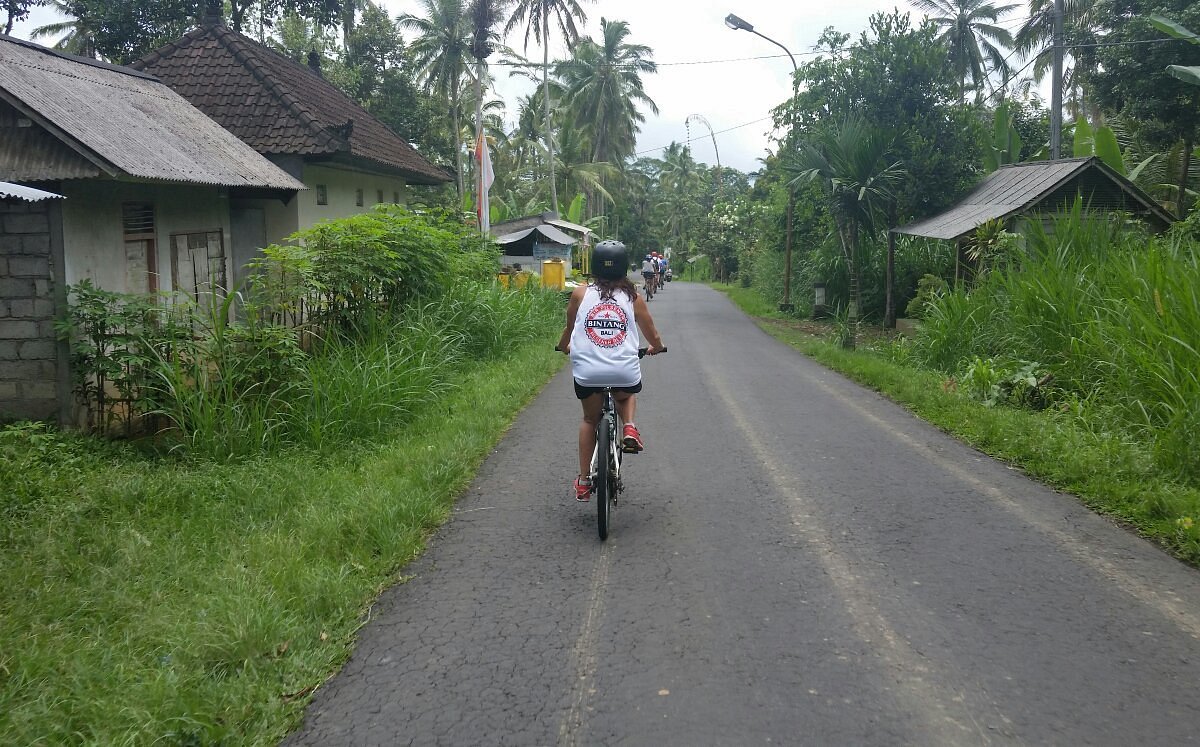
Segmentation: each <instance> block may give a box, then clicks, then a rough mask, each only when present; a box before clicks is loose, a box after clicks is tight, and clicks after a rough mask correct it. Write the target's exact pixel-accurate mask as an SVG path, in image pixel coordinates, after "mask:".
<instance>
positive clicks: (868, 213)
mask: <svg viewBox="0 0 1200 747" xmlns="http://www.w3.org/2000/svg"><path fill="white" fill-rule="evenodd" d="M891 147H892V141H891V140H890V139H888V138H887V137H885V136H884V135H883V134H882V133H881V132H880V131H878V130H876V129H874V128H872V127H871V126H870V125H868V124H867V123H866V122H865V121H864V120H862V119H860V118H858V117H849V118H847V119H846V120H844V121H843V122H842V123H841V124H840V125H839V126H837V127H835V128H833V129H831V130H825V131H824V132H822V133H820V134H819V135H818V136H817V137H815V138H813V139H810V140H807V141H803V142H801V143H800V147H799V149H798V151H797V153H796V155H795V157H794V160H793V161H792V162H791V163H790V164H787V165H786V166H785V168H786V169H787V170H788V171H789V172H790V173H791V174H794V176H793V178H792V181H791V184H792V185H793V186H795V185H799V184H801V183H811V182H815V183H817V184H819V185H821V188H822V189H823V191H824V192H825V196H826V198H827V199H828V201H829V208H830V213H831V214H832V216H833V219H834V222H835V223H836V224H837V229H838V238H839V239H840V241H841V245H842V252H843V254H844V256H845V259H846V266H847V269H848V270H849V275H850V310H849V316H850V330H851V331H850V335H849V339H848V340H846V343H847V345H848V346H849V347H853V345H854V326H855V324H857V322H858V310H859V308H860V305H859V282H858V279H859V278H858V275H859V269H860V265H861V262H860V256H859V255H860V253H861V252H860V243H861V238H862V234H863V233H864V232H870V231H872V230H873V229H874V228H875V227H876V226H877V224H878V221H879V218H880V217H881V216H883V215H884V214H886V211H887V209H888V207H889V206H890V205H891V203H892V202H893V201H894V200H895V189H896V187H897V186H898V185H899V184H900V182H901V180H902V179H903V177H904V169H903V168H901V166H900V163H899V162H897V161H893V160H892V159H891V158H890V151H891Z"/></svg>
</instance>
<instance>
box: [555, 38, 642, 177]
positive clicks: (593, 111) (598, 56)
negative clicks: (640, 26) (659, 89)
mask: <svg viewBox="0 0 1200 747" xmlns="http://www.w3.org/2000/svg"><path fill="white" fill-rule="evenodd" d="M600 36H601V41H600V42H599V43H597V42H595V41H593V40H592V39H590V38H588V39H583V40H581V41H580V43H579V44H578V45H577V46H576V47H575V49H574V52H573V54H572V56H571V59H569V60H567V61H566V62H563V63H560V64H559V65H558V66H557V67H556V69H555V72H556V74H557V75H558V76H559V77H560V78H561V79H562V81H563V83H564V85H565V86H566V97H567V98H566V102H567V105H568V106H569V107H570V110H571V117H572V120H573V122H574V123H575V124H576V125H577V126H578V127H580V128H581V129H583V130H584V131H585V132H586V133H587V135H588V139H589V140H590V141H591V160H592V161H608V162H612V163H619V162H624V160H625V159H626V158H627V157H628V156H630V155H632V153H633V150H634V145H635V142H636V140H637V134H638V132H639V131H640V127H639V125H640V124H641V123H642V122H644V121H646V117H645V115H643V114H642V113H641V112H640V111H639V110H638V106H639V105H642V106H645V107H646V108H647V109H649V110H650V111H651V112H653V113H655V114H658V105H657V104H655V103H654V101H653V100H652V99H651V98H650V97H649V96H648V95H646V91H645V88H644V86H643V84H642V76H643V75H649V74H652V73H655V72H657V71H658V66H657V65H656V64H655V63H654V61H653V60H652V59H651V57H652V56H653V54H654V52H653V50H651V49H650V47H647V46H646V45H644V44H631V43H629V42H628V41H627V40H628V38H629V24H628V23H626V22H624V21H609V20H608V19H607V18H601V19H600Z"/></svg>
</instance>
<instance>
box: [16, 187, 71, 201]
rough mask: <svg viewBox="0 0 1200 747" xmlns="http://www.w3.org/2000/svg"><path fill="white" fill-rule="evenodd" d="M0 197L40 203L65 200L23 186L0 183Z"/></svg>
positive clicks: (49, 193) (61, 197)
mask: <svg viewBox="0 0 1200 747" xmlns="http://www.w3.org/2000/svg"><path fill="white" fill-rule="evenodd" d="M0 197H12V198H15V199H18V200H24V201H25V202H41V201H42V200H65V199H66V198H65V197H63V196H62V195H56V194H54V193H53V192H47V191H45V190H42V189H34V188H33V187H26V186H24V185H23V184H10V183H8V182H0Z"/></svg>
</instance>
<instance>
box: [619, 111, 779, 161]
mask: <svg viewBox="0 0 1200 747" xmlns="http://www.w3.org/2000/svg"><path fill="white" fill-rule="evenodd" d="M769 119H774V118H772V116H762V118H760V119H756V120H754V121H748V122H743V124H740V125H734V126H732V127H727V129H725V130H718V131H716V132H714V133H713V136H718V135H725V133H726V132H733V131H734V130H740V129H742V127H749V126H750V125H757V124H758V122H762V121H767V120H769ZM701 139H702V138H701ZM691 141H692V138H688V139H686V141H685V142H684V145H690V144H691ZM670 147H671V145H659V147H658V148H647V149H646V150H638V151H637V153H635V154H634V155H635V156H641V155H644V154H648V153H654V151H656V150H666V149H667V148H670Z"/></svg>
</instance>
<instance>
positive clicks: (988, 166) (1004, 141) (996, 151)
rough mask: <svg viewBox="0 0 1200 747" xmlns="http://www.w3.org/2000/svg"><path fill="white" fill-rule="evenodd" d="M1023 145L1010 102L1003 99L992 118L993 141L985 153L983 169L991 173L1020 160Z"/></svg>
mask: <svg viewBox="0 0 1200 747" xmlns="http://www.w3.org/2000/svg"><path fill="white" fill-rule="evenodd" d="M1023 145H1024V144H1023V143H1022V142H1021V136H1020V135H1019V134H1017V128H1016V126H1015V125H1014V124H1013V116H1012V111H1011V110H1010V109H1009V107H1008V102H1007V101H1001V102H1000V105H999V106H997V107H996V114H995V116H994V117H993V119H992V141H991V142H990V143H988V147H987V149H986V150H985V152H984V154H983V170H984V171H985V172H987V173H989V174H990V173H992V172H993V171H995V170H996V169H998V168H1000V167H1001V166H1007V165H1009V164H1012V163H1016V162H1017V161H1020V160H1021V147H1022V146H1023Z"/></svg>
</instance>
